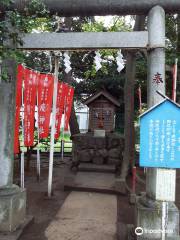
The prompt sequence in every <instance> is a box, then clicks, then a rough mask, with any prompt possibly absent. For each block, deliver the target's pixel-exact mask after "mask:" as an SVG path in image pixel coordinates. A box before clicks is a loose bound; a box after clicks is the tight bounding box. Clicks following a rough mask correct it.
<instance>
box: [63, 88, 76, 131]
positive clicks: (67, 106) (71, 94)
mask: <svg viewBox="0 0 180 240" xmlns="http://www.w3.org/2000/svg"><path fill="white" fill-rule="evenodd" d="M73 98H74V88H73V87H71V86H69V87H68V94H67V96H66V101H65V112H64V114H65V131H68V125H69V119H70V116H71V110H72V104H73Z"/></svg>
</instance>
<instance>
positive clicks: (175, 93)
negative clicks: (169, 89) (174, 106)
mask: <svg viewBox="0 0 180 240" xmlns="http://www.w3.org/2000/svg"><path fill="white" fill-rule="evenodd" d="M177 65H178V58H176V60H175V69H174V70H175V72H174V76H173V77H174V89H173V91H174V99H173V101H175V102H176V95H177V91H176V88H177V70H178V69H177Z"/></svg>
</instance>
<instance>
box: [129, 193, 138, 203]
mask: <svg viewBox="0 0 180 240" xmlns="http://www.w3.org/2000/svg"><path fill="white" fill-rule="evenodd" d="M136 198H137V196H136V194H135V193H130V195H129V203H130V204H132V205H134V204H135V203H136Z"/></svg>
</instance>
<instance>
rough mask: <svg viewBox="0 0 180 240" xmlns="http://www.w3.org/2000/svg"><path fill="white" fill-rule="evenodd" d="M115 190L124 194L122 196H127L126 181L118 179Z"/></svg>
mask: <svg viewBox="0 0 180 240" xmlns="http://www.w3.org/2000/svg"><path fill="white" fill-rule="evenodd" d="M114 188H115V189H116V191H118V192H119V193H122V194H126V193H127V189H126V182H125V180H124V179H121V178H116V181H115V185H114Z"/></svg>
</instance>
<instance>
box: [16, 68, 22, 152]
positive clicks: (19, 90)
mask: <svg viewBox="0 0 180 240" xmlns="http://www.w3.org/2000/svg"><path fill="white" fill-rule="evenodd" d="M23 77H24V67H23V66H22V65H20V64H19V65H18V68H17V83H16V112H15V127H14V153H15V154H18V153H19V148H20V146H19V126H20V109H21V102H22V82H23Z"/></svg>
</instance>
